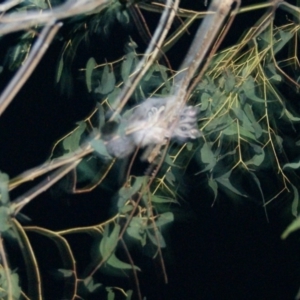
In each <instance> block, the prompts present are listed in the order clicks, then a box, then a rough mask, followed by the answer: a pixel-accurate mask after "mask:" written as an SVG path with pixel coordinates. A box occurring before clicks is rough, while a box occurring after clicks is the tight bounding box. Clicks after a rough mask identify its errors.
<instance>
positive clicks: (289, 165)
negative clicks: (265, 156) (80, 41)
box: [282, 161, 300, 170]
mask: <svg viewBox="0 0 300 300" xmlns="http://www.w3.org/2000/svg"><path fill="white" fill-rule="evenodd" d="M299 167H300V161H299V162H297V163H288V164H285V165H284V166H283V167H282V169H283V170H284V169H286V168H291V169H298V168H299Z"/></svg>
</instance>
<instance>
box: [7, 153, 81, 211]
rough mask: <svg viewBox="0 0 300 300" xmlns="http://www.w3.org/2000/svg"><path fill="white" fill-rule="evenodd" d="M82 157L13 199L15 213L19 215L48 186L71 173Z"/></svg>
mask: <svg viewBox="0 0 300 300" xmlns="http://www.w3.org/2000/svg"><path fill="white" fill-rule="evenodd" d="M80 161H81V159H79V160H77V161H75V162H73V163H70V164H68V165H66V166H64V167H61V168H60V169H58V170H56V171H55V172H53V174H51V175H49V176H47V178H46V179H44V180H43V181H42V182H40V183H39V184H38V185H36V186H35V187H34V188H32V189H30V190H29V191H28V192H26V193H24V194H23V195H22V196H20V197H18V198H17V199H15V200H14V201H12V206H13V208H14V215H17V214H18V213H19V212H20V210H21V209H22V208H23V207H24V206H25V205H26V204H28V203H29V202H30V201H31V200H33V199H34V198H35V197H37V196H38V195H39V194H41V193H43V192H45V191H46V190H47V189H48V188H50V187H51V186H52V185H53V184H55V183H56V182H57V181H59V180H60V179H61V178H62V177H64V176H65V175H66V174H67V173H69V172H70V171H71V170H72V169H74V168H75V167H76V166H77V165H78V164H79V163H80Z"/></svg>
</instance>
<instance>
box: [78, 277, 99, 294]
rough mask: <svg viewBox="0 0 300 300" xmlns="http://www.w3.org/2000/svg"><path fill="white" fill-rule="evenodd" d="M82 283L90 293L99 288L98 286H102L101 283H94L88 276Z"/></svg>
mask: <svg viewBox="0 0 300 300" xmlns="http://www.w3.org/2000/svg"><path fill="white" fill-rule="evenodd" d="M83 283H84V285H85V287H86V289H87V290H88V291H89V292H90V293H93V292H94V291H95V290H96V289H97V288H99V287H100V286H102V284H101V283H96V284H95V283H94V279H93V278H92V277H91V276H88V277H87V278H85V279H84V280H83Z"/></svg>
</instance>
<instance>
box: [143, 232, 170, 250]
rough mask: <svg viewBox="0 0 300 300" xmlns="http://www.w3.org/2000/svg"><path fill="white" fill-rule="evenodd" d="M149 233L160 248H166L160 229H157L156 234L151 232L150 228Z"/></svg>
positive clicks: (150, 237) (151, 239) (152, 240)
mask: <svg viewBox="0 0 300 300" xmlns="http://www.w3.org/2000/svg"><path fill="white" fill-rule="evenodd" d="M147 235H148V237H149V239H150V241H151V242H152V243H153V244H154V245H156V246H158V247H160V248H165V247H166V242H165V239H164V237H163V236H162V234H161V233H160V231H158V230H155V235H153V234H151V233H150V231H149V230H147Z"/></svg>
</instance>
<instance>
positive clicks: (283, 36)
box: [273, 30, 293, 55]
mask: <svg viewBox="0 0 300 300" xmlns="http://www.w3.org/2000/svg"><path fill="white" fill-rule="evenodd" d="M279 35H280V38H279V39H278V40H277V41H276V42H275V43H274V47H273V52H274V55H276V53H277V52H279V51H280V50H281V49H282V48H283V47H284V46H285V45H286V43H287V42H288V41H289V40H290V39H291V38H292V37H293V34H292V33H291V32H289V31H283V30H279Z"/></svg>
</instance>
